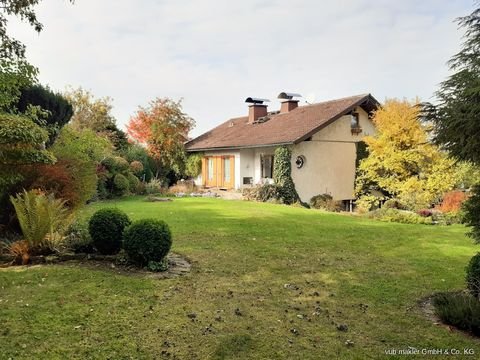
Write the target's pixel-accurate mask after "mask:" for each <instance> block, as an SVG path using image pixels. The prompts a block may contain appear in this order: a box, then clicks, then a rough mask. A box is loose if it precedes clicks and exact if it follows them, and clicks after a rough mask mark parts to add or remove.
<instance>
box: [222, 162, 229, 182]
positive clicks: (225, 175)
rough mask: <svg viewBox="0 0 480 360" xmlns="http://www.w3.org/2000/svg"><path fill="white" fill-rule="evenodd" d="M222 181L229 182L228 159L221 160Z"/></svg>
mask: <svg viewBox="0 0 480 360" xmlns="http://www.w3.org/2000/svg"><path fill="white" fill-rule="evenodd" d="M223 180H224V181H225V182H226V183H229V182H230V157H226V158H223Z"/></svg>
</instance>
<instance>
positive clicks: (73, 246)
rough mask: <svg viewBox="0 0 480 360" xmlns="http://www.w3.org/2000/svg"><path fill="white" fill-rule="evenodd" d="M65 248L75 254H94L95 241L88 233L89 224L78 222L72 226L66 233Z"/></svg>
mask: <svg viewBox="0 0 480 360" xmlns="http://www.w3.org/2000/svg"><path fill="white" fill-rule="evenodd" d="M65 246H66V247H67V248H68V249H70V250H71V251H73V252H74V253H76V254H77V253H87V254H90V253H93V252H94V250H95V249H94V247H93V241H92V237H91V236H90V233H89V232H88V224H87V223H85V222H80V221H76V222H73V223H72V224H70V226H69V227H68V229H67V231H66V233H65Z"/></svg>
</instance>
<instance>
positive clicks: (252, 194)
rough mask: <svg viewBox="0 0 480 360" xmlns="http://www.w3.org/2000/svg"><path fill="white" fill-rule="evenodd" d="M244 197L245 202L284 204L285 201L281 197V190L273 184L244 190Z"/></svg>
mask: <svg viewBox="0 0 480 360" xmlns="http://www.w3.org/2000/svg"><path fill="white" fill-rule="evenodd" d="M242 195H243V198H244V199H245V200H254V201H262V202H271V203H278V204H283V201H282V200H281V197H280V193H279V188H278V186H276V185H273V184H264V185H259V186H255V187H251V188H244V189H243V190H242Z"/></svg>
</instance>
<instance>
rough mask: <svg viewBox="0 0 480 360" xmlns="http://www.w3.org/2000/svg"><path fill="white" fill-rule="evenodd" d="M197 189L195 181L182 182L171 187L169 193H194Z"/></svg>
mask: <svg viewBox="0 0 480 360" xmlns="http://www.w3.org/2000/svg"><path fill="white" fill-rule="evenodd" d="M196 189H197V186H196V185H195V182H194V181H193V180H180V181H177V183H176V184H175V185H174V186H171V187H170V188H169V189H168V192H169V193H172V194H178V193H187V194H189V193H192V192H194V191H195V190H196Z"/></svg>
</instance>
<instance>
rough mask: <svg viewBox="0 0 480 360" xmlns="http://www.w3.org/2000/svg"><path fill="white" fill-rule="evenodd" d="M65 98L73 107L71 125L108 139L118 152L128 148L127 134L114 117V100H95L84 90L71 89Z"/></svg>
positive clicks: (106, 98)
mask: <svg viewBox="0 0 480 360" xmlns="http://www.w3.org/2000/svg"><path fill="white" fill-rule="evenodd" d="M64 96H65V98H66V99H67V100H68V101H69V103H70V104H72V106H73V116H72V119H71V122H70V123H71V125H72V127H73V128H74V129H76V130H82V129H90V130H93V131H94V132H96V133H97V134H99V135H101V136H103V137H105V138H107V139H109V140H110V142H111V143H112V144H113V145H114V146H115V149H116V150H123V149H125V148H126V147H128V141H127V136H126V134H125V132H123V131H122V130H120V129H119V128H118V127H117V124H116V120H115V117H114V116H113V115H112V108H113V106H112V99H111V98H109V97H104V98H99V99H97V98H95V97H94V96H93V94H92V93H91V92H89V91H87V90H84V89H82V88H78V89H69V90H67V91H66V92H65V93H64Z"/></svg>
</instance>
